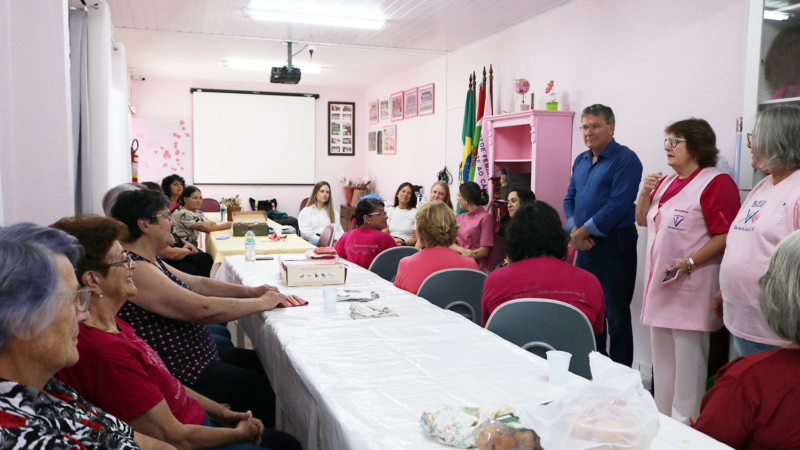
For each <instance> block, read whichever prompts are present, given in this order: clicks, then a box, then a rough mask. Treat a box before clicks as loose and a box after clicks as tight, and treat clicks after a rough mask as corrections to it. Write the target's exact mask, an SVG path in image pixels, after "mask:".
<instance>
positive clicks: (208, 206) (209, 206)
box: [200, 198, 220, 212]
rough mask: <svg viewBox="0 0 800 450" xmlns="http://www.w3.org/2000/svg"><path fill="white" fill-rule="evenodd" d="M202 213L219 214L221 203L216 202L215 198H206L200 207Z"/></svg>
mask: <svg viewBox="0 0 800 450" xmlns="http://www.w3.org/2000/svg"><path fill="white" fill-rule="evenodd" d="M200 211H202V212H219V211H220V207H219V202H218V201H216V200H214V199H213V198H204V199H203V204H202V205H200Z"/></svg>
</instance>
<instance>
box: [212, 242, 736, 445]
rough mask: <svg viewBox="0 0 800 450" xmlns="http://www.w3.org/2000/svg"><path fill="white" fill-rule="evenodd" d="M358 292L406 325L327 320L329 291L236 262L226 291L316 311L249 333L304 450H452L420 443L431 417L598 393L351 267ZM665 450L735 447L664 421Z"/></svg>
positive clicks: (277, 314) (257, 325)
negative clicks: (282, 297) (285, 298)
mask: <svg viewBox="0 0 800 450" xmlns="http://www.w3.org/2000/svg"><path fill="white" fill-rule="evenodd" d="M347 268H348V273H347V283H346V285H345V287H346V288H348V289H357V290H361V291H375V292H377V293H378V294H379V295H380V298H379V299H378V300H375V301H373V304H379V305H382V306H389V307H391V308H393V309H394V311H395V312H396V313H398V315H399V317H396V318H382V319H365V320H353V319H351V318H350V317H349V316H348V315H347V310H348V309H349V303H344V302H340V303H339V304H337V310H336V312H335V313H325V311H324V308H323V300H322V291H321V287H293V288H290V287H286V286H285V285H284V284H283V283H281V281H280V276H279V269H278V264H277V261H256V262H251V263H245V262H244V258H243V257H242V256H232V257H228V258H225V262H224V263H223V265H222V268H221V269H220V270H219V272H218V273H217V279H219V280H222V281H227V282H231V283H240V284H244V285H248V286H256V285H261V284H265V283H267V284H271V285H274V286H277V287H278V288H279V289H280V290H281V292H283V293H286V294H294V295H298V296H300V297H301V298H303V299H305V300H307V301H308V302H309V304H308V306H304V307H294V308H285V309H284V308H280V309H277V310H274V311H268V312H263V313H261V314H253V315H251V316H248V317H245V318H243V319H241V320H240V321H239V325H240V326H241V327H243V328H244V330H245V332H246V333H247V334H248V335H249V336H250V339H251V340H252V341H253V344H254V346H255V348H256V351H257V352H258V354H259V357H260V358H261V361H262V362H263V363H264V367H265V370H266V372H267V375H268V376H269V379H270V383H271V384H272V387H273V389H274V390H275V393H276V395H277V397H278V399H279V400H280V402H281V405H282V407H283V420H288V421H289V423H291V425H292V428H293V429H294V430H295V434H296V436H297V438H298V439H299V440H300V442H301V443H302V444H303V446H304V448H305V449H307V450H314V449H316V448H317V444H318V440H317V438H318V437H319V444H321V445H320V446H321V448H322V449H336V450H340V449H341V450H348V449H352V450H356V449H358V450H360V449H365V450H366V449H386V450H394V449H397V450H401V449H403V450H406V449H431V450H434V449H438V450H443V449H445V448H447V447H446V446H443V445H441V444H438V443H435V442H434V441H432V440H429V439H427V438H426V437H425V436H424V435H423V433H422V432H421V431H420V427H419V418H420V415H421V414H422V412H423V411H432V410H434V409H436V408H438V407H439V406H442V405H460V406H481V405H490V406H494V407H499V406H502V405H503V404H506V403H509V402H514V403H517V404H523V403H528V402H538V403H543V402H547V401H553V400H557V399H559V398H560V397H561V396H563V395H564V394H566V393H567V392H569V391H571V390H573V389H575V388H578V387H580V386H583V385H584V384H585V383H588V381H587V380H585V379H583V378H581V377H578V376H577V375H573V374H569V375H568V380H567V384H566V385H563V386H555V385H551V384H550V383H549V382H548V381H547V379H548V377H547V362H546V361H544V360H543V359H541V358H539V357H538V356H536V355H533V354H532V353H530V352H527V351H525V350H522V349H521V348H519V347H517V346H515V345H513V344H511V343H509V342H507V341H505V340H503V339H501V338H500V337H498V336H497V335H495V334H494V333H491V332H489V331H487V330H485V329H483V328H481V327H479V326H477V325H475V324H473V323H472V322H470V321H468V320H466V319H465V318H463V317H462V316H460V315H458V314H455V313H452V312H450V311H444V310H442V309H439V308H438V307H436V306H433V305H432V304H431V303H429V302H427V301H426V300H424V299H422V298H420V297H417V296H415V295H413V294H410V293H408V292H406V291H403V290H400V289H397V288H396V287H394V285H393V284H392V283H390V282H387V281H385V280H383V279H381V278H380V277H378V276H377V275H375V274H373V273H371V272H369V271H367V270H365V269H363V268H361V267H358V266H356V265H355V264H352V263H347ZM652 448H653V449H659V450H661V449H677V448H680V449H687V450H693V449H698V450H699V449H706V450H707V449H711V450H714V449H727V448H729V447H727V446H725V445H723V444H721V443H719V442H717V441H715V440H713V439H711V438H709V437H707V436H705V435H703V434H702V433H699V432H697V431H695V430H693V429H691V428H690V427H687V426H685V425H683V424H680V423H678V422H676V421H674V420H673V419H671V418H669V417H666V416H663V415H662V416H661V429H660V431H659V434H658V436H657V438H656V441H655V442H654V443H653V446H652Z"/></svg>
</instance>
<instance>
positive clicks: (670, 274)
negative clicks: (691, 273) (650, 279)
mask: <svg viewBox="0 0 800 450" xmlns="http://www.w3.org/2000/svg"><path fill="white" fill-rule="evenodd" d="M677 276H678V269H673V270H670V271H669V272H667V274H666V275H664V279H663V280H661V282H662V283H668V282H670V281H672V280H674V279H675V277H677Z"/></svg>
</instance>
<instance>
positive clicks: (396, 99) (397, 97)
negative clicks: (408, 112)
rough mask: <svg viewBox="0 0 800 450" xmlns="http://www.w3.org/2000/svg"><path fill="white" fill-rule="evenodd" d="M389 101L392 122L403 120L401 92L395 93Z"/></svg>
mask: <svg viewBox="0 0 800 450" xmlns="http://www.w3.org/2000/svg"><path fill="white" fill-rule="evenodd" d="M389 101H390V102H391V103H390V106H391V108H392V112H391V114H392V122H399V121H401V120H403V92H402V91H400V92H395V93H394V94H392V96H391V97H390V99H389Z"/></svg>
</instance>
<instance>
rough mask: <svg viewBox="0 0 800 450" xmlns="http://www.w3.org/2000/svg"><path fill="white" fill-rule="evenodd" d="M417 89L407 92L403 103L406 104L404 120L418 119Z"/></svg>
mask: <svg viewBox="0 0 800 450" xmlns="http://www.w3.org/2000/svg"><path fill="white" fill-rule="evenodd" d="M417 92H418V91H417V88H414V89H409V90H407V91H406V92H405V97H404V100H403V102H404V103H405V109H404V111H403V118H404V119H408V118H409V117H417Z"/></svg>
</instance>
